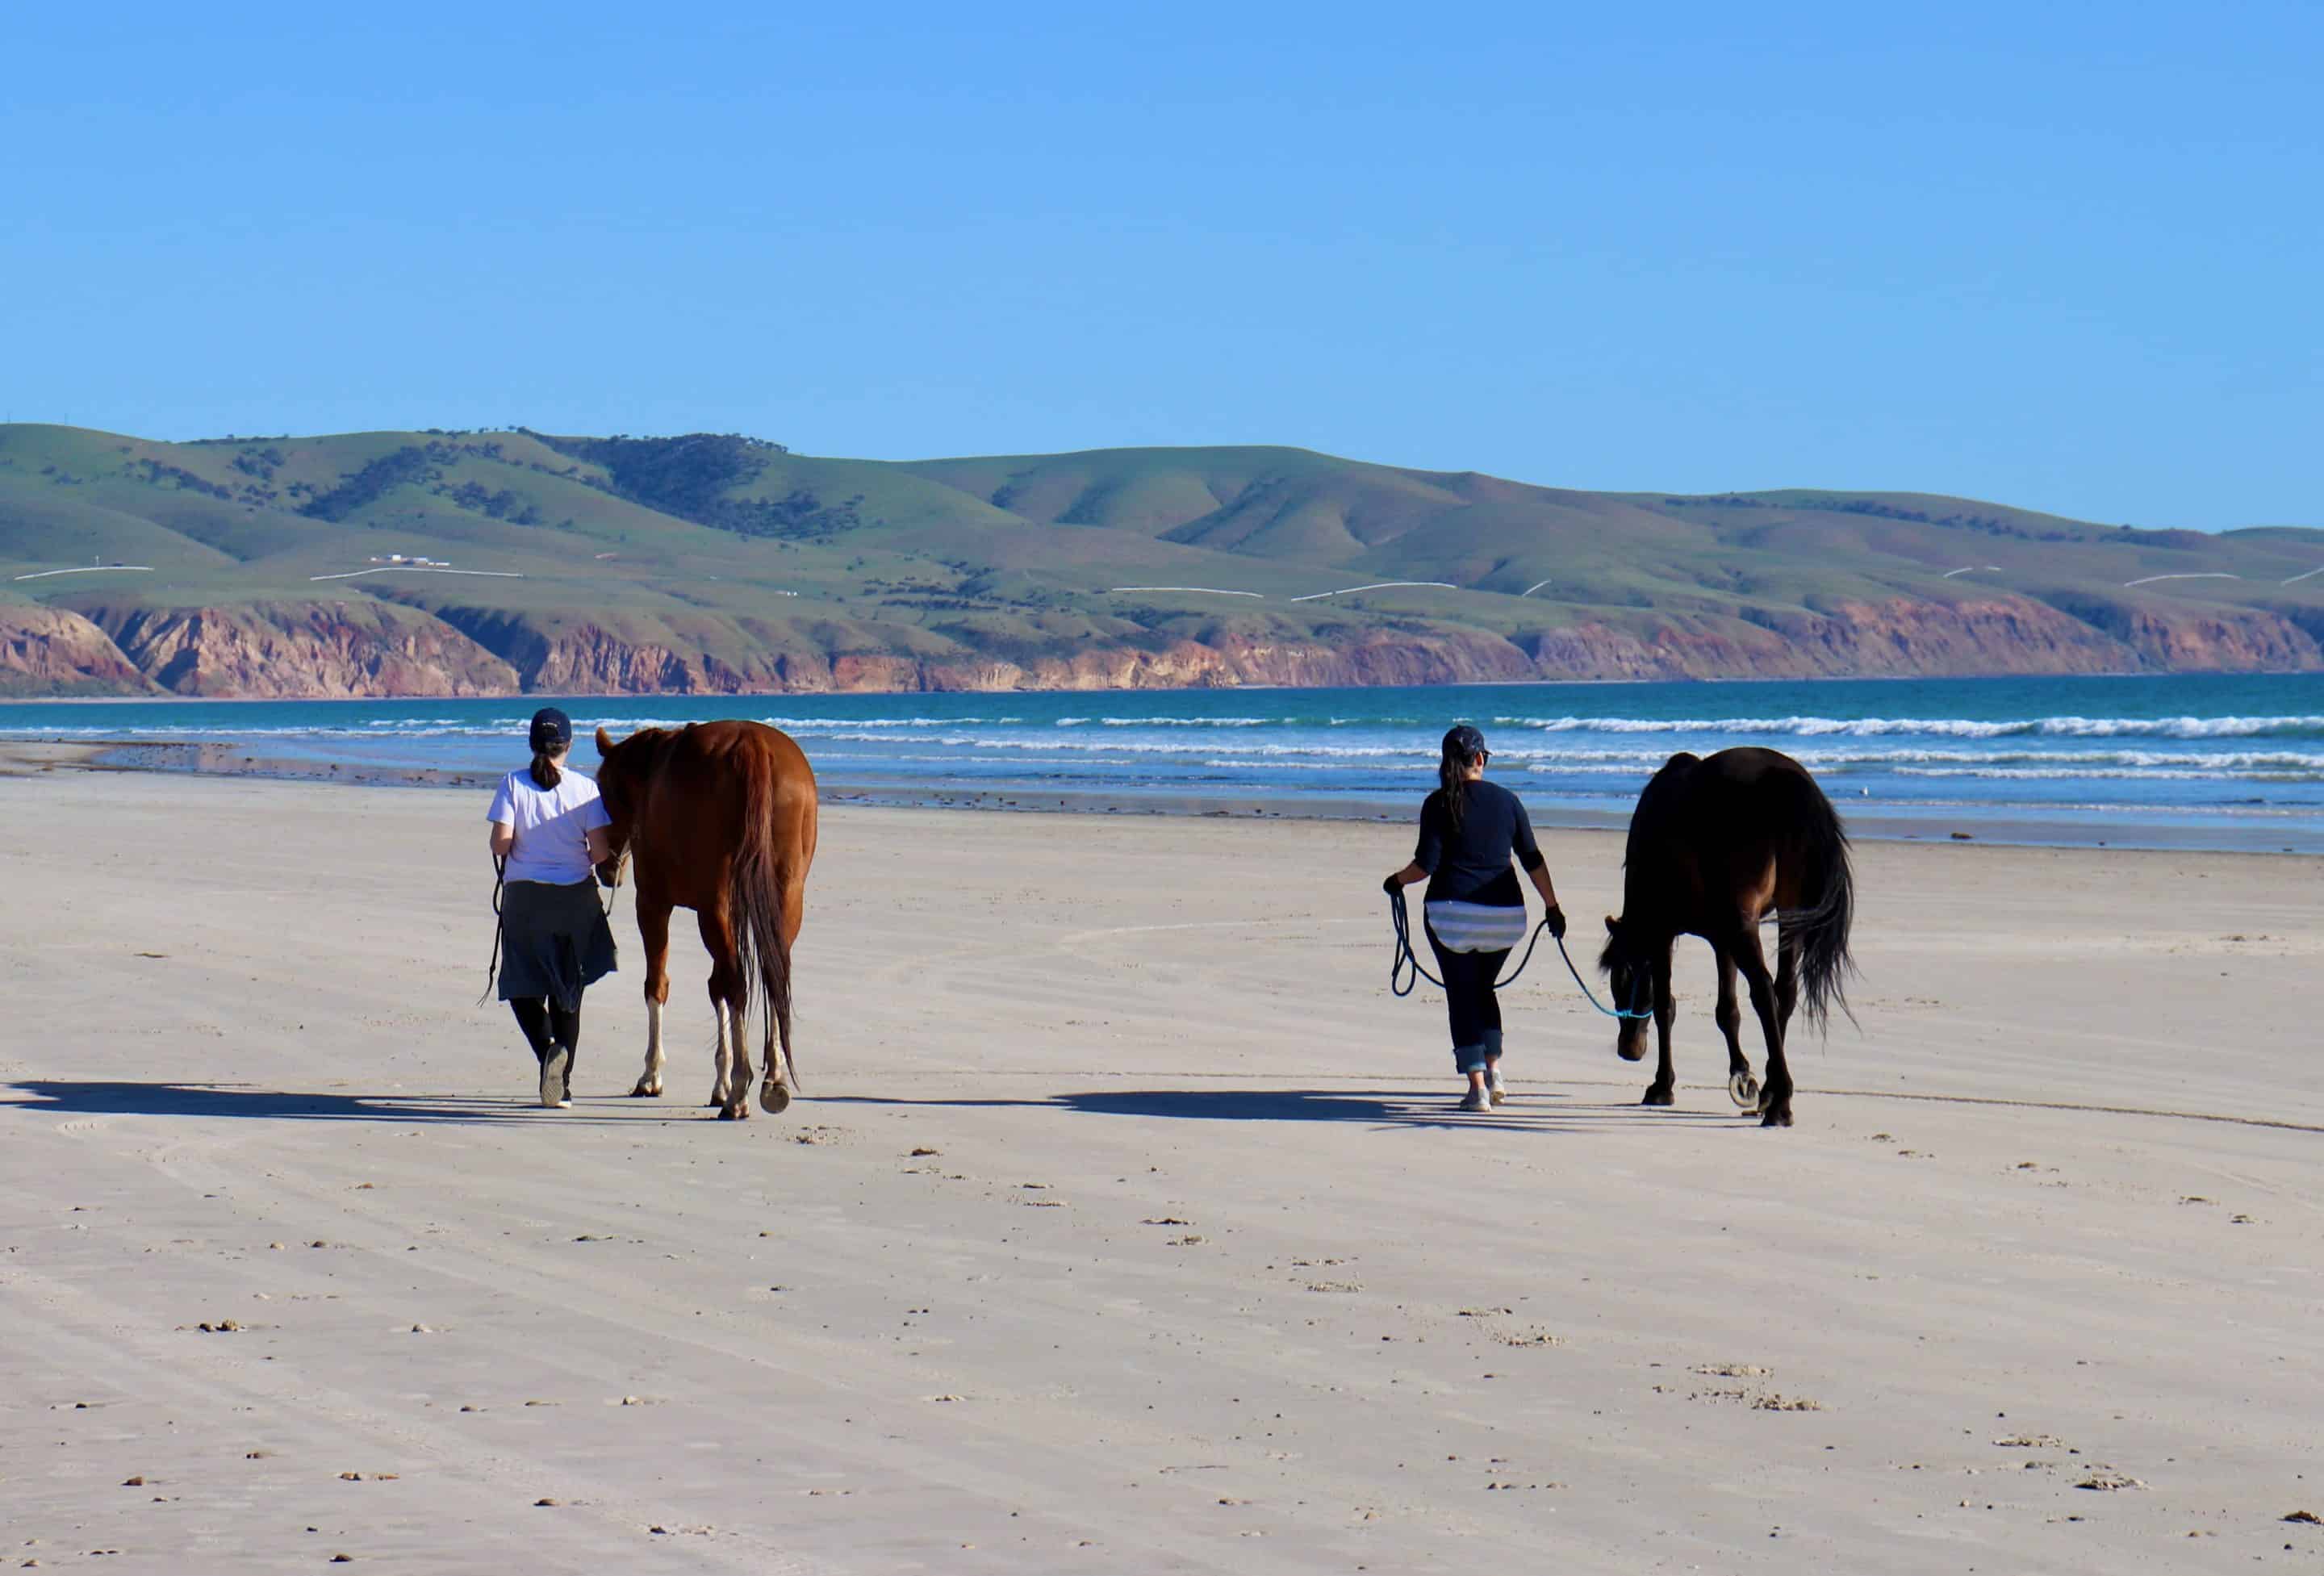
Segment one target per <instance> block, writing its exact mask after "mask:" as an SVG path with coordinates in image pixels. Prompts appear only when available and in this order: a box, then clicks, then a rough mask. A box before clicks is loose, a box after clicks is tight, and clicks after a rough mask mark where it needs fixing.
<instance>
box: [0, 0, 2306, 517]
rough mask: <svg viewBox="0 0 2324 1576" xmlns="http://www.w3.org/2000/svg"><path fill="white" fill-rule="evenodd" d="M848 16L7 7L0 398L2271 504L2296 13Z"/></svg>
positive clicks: (48, 403) (978, 449)
mask: <svg viewBox="0 0 2324 1576" xmlns="http://www.w3.org/2000/svg"><path fill="white" fill-rule="evenodd" d="M841 10H842V8H837V7H832V8H816V14H811V15H810V14H807V8H793V7H763V6H755V5H754V6H728V5H721V4H717V3H716V0H704V3H701V4H696V5H687V6H671V7H667V8H663V9H661V10H659V11H655V10H651V9H644V8H639V7H635V6H622V7H613V6H604V5H589V4H576V5H561V6H558V7H554V8H549V7H539V8H534V7H521V6H493V7H477V8H467V7H461V8H452V7H437V6H416V7H409V8H396V9H383V8H377V7H318V6H313V5H302V6H300V7H297V8H290V7H280V8H278V7H272V6H255V5H254V6H223V7H184V6H178V5H172V6H170V7H166V8H164V7H160V6H152V5H118V6H114V7H109V8H106V7H80V8H61V7H41V8H32V7H14V8H11V10H10V14H9V15H8V16H7V18H6V19H5V21H0V60H6V62H7V65H6V69H5V87H0V147H4V148H5V155H0V157H5V177H6V180H5V191H0V347H5V348H0V417H7V418H13V419H17V420H35V419H38V420H69V421H71V422H73V423H75V424H78V425H82V426H90V427H102V428H106V429H115V430H121V431H129V432H135V433H140V434H144V435H148V436H152V437H161V438H186V437H195V436H202V435H208V434H219V433H226V432H237V433H275V432H285V431H291V432H321V431H340V430H349V429H365V428H388V427H414V426H442V427H469V426H501V425H511V424H515V423H520V422H521V423H524V424H527V425H530V426H532V427H536V428H540V429H547V430H551V431H571V432H632V433H653V432H678V431H689V430H702V429H707V430H715V431H743V432H749V433H752V434H756V435H758V436H761V437H766V438H775V439H777V440H779V441H781V442H784V443H788V444H789V445H790V446H792V447H794V448H797V449H800V450H803V451H807V452H810V453H819V454H846V455H862V456H879V457H910V456H932V455H944V454H978V453H994V452H1041V451H1049V450H1056V449H1065V448H1084V447H1103V446H1110V445H1127V444H1198V443H1229V442H1236V443H1244V442H1248V443H1288V444H1299V445H1304V446H1307V447H1314V448H1321V449H1325V450H1329V451H1331V452H1333V453H1338V454H1345V455H1351V456H1358V457H1360V458H1366V459H1376V460H1381V461H1386V462H1390V463H1395V464H1403V465H1419V466H1424V467H1427V468H1432V469H1444V470H1463V469H1474V470H1481V471H1489V472H1494V473H1498V474H1500V475H1511V476H1516V477H1518V478H1521V479H1524V480H1527V481H1534V482H1543V483H1550V484H1561V485H1569V486H1577V487H1604V488H1623V489H1641V490H1646V489H1653V490H1669V491H1683V492H1702V491H1715V490H1723V489H1728V488H1751V487H1769V486H1838V487H1864V488H1869V487H1886V488H1909V489H1916V490H1923V491H1930V492H1943V493H1959V494H1965V495H1969V496H1974V497H1980V498H1987V499H1995V500H1999V501H2003V502H2012V503H2017V504H2021V505H2025V506H2029V507H2033V508H2041V509H2048V510H2052V511H2055V512H2061V513H2066V514H2072V515H2076V516H2080V517H2082V518H2088V519H2095V520H2100V521H2124V522H2131V523H2137V524H2144V525H2192V526H2198V527H2204V528H2218V527H2223V526H2233V525H2242V524H2253V523H2292V522H2297V523H2324V496H2319V483H2318V470H2317V467H2316V465H2315V463H2314V457H2313V456H2314V453H2315V451H2316V450H2317V448H2318V447H2319V442H2318V433H2319V413H2324V412H2320V411H2319V407H2324V354H2319V349H2324V344H2320V342H2324V332H2320V331H2324V306H2319V268H2318V262H2317V260H2318V256H2319V251H2324V247H2320V246H2319V242H2324V219H2319V201H2318V197H2319V192H2324V139H2319V133H2318V129H2317V127H2318V123H2317V120H2316V115H2315V95H2316V83H2317V82H2318V80H2319V77H2320V76H2324V7H2319V6H2317V5H2306V4H2301V5H2291V4H2285V5H2270V4H2250V5H2236V4H2228V5H2220V6H2216V7H2192V6H2168V7H2166V6H2157V5H2134V4H2116V5H2103V6H2101V5H2076V4H2062V5H2049V6H2040V7H2034V6H2024V5H2007V6H2004V5H1982V4H1963V5H1947V6H1943V7H1935V6H1926V7H1923V6H1917V5H1906V6H1895V7H1872V6H1862V5H1847V6H1841V5H1795V6H1788V7H1787V6H1780V5H1778V6H1775V7H1759V8H1743V7H1734V6H1727V5H1720V6H1702V5H1665V6H1659V7H1655V6H1637V7H1606V6H1594V7H1589V8H1586V9H1585V8H1578V7H1577V8H1573V9H1572V10H1570V11H1569V10H1566V9H1564V8H1561V7H1554V6H1527V7H1521V8H1520V7H1506V8H1505V7H1498V6H1477V7H1467V8H1462V7H1428V6H1411V5H1405V6H1397V7H1393V8H1389V7H1372V6H1366V5H1333V6H1328V7H1327V6H1307V5H1273V6H1270V5H1248V4H1246V5H1238V6H1213V5H1201V4H1190V5H1178V6H1174V7H1169V8H1163V7H1153V8H1143V7H1141V8H1126V7H1125V8H1115V7H1100V6H1088V5H1074V6H1049V5H1017V6H1003V7H998V8H992V9H991V10H990V11H987V10H986V9H984V8H975V7H955V6H943V7H937V6H922V5H894V6H890V7H885V8H855V10H854V12H853V14H846V15H842V14H839V13H840V12H841ZM826 11H827V12H828V13H829V14H824V13H825V12H826ZM27 12H35V13H36V14H26V13H27ZM1115 12H1123V13H1127V14H1114V13H1115ZM342 13H344V14H342Z"/></svg>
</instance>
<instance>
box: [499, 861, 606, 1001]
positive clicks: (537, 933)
mask: <svg viewBox="0 0 2324 1576" xmlns="http://www.w3.org/2000/svg"><path fill="white" fill-rule="evenodd" d="M501 949H502V955H501V982H500V999H501V1000H503V1001H513V1000H521V999H523V998H525V997H529V996H546V997H549V998H550V999H551V1000H554V1001H555V1002H556V1003H557V1005H558V1006H559V1007H561V1008H563V1009H565V1010H566V1011H567V1012H577V1011H579V1010H580V1009H581V992H582V991H583V990H584V989H585V988H586V987H588V986H590V985H594V984H595V983H596V982H598V981H600V980H602V979H604V977H605V976H606V975H607V974H610V973H612V972H613V969H614V966H615V965H614V958H613V926H610V925H608V924H606V923H605V911H604V909H603V908H599V907H598V906H597V888H596V883H595V882H594V881H576V882H574V883H573V884H572V885H571V886H569V887H560V886H555V885H552V884H551V883H549V882H548V881H511V882H509V883H508V885H507V886H505V887H503V888H502V889H501Z"/></svg>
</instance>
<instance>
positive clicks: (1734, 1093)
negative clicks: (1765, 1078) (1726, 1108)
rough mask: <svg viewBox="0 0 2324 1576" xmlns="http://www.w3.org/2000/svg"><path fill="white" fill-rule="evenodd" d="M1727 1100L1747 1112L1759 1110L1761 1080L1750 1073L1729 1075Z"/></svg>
mask: <svg viewBox="0 0 2324 1576" xmlns="http://www.w3.org/2000/svg"><path fill="white" fill-rule="evenodd" d="M1727 1098H1728V1099H1729V1100H1731V1101H1734V1102H1735V1103H1736V1104H1737V1105H1738V1107H1740V1108H1741V1109H1743V1110H1745V1111H1757V1110H1758V1109H1759V1080H1758V1079H1757V1078H1756V1077H1754V1076H1753V1075H1752V1074H1749V1073H1729V1074H1728V1075H1727Z"/></svg>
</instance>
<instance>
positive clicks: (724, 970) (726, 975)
mask: <svg viewBox="0 0 2324 1576" xmlns="http://www.w3.org/2000/svg"><path fill="white" fill-rule="evenodd" d="M695 917H696V920H697V921H698V923H699V928H700V929H701V932H702V945H703V949H704V950H705V951H706V952H708V953H709V954H710V1009H711V1011H712V1012H714V1013H715V1014H716V1015H717V1018H718V1049H717V1053H716V1068H717V1082H715V1083H713V1084H712V1085H711V1087H710V1103H711V1104H713V1105H715V1106H716V1107H717V1108H718V1115H719V1119H720V1120H723V1121H740V1120H742V1119H743V1118H744V1117H747V1116H749V1115H750V1114H751V1048H750V1046H748V1045H746V1044H744V1043H743V1039H742V1019H743V1018H744V1017H745V1016H746V1015H747V1013H748V1010H749V1004H750V998H749V996H748V994H747V993H746V992H747V989H748V988H747V987H746V986H745V984H744V983H743V980H742V961H741V959H739V958H738V957H737V956H736V955H735V952H734V931H733V926H732V925H731V924H729V923H728V920H727V917H726V916H725V915H724V914H721V913H716V912H714V911H712V910H709V909H702V910H698V911H697V912H696V915H695Z"/></svg>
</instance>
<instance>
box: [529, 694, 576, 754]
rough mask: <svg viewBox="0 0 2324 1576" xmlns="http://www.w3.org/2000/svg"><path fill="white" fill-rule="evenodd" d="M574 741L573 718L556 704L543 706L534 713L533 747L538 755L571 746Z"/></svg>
mask: <svg viewBox="0 0 2324 1576" xmlns="http://www.w3.org/2000/svg"><path fill="white" fill-rule="evenodd" d="M572 742H573V719H572V718H571V717H568V716H567V715H566V714H564V713H563V712H560V711H558V709H557V708H556V707H555V706H543V707H541V708H540V709H539V711H537V712H535V713H533V714H532V749H533V753H535V754H536V755H538V754H542V753H545V752H548V751H557V750H564V749H567V748H569V747H570V746H571V744H572Z"/></svg>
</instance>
